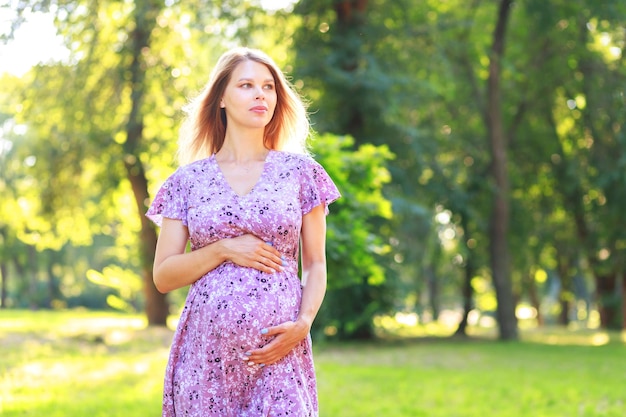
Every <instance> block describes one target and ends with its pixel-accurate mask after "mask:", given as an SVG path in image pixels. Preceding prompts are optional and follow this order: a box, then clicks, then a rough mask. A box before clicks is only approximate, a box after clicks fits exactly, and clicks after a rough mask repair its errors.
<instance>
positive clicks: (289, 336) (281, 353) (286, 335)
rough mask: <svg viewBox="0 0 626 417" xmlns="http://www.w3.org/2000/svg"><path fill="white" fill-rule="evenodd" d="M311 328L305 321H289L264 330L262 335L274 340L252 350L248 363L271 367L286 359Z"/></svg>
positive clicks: (247, 358)
mask: <svg viewBox="0 0 626 417" xmlns="http://www.w3.org/2000/svg"><path fill="white" fill-rule="evenodd" d="M309 330H310V326H308V325H307V324H306V323H305V322H304V321H303V320H298V321H287V322H285V323H282V324H279V325H278V326H273V327H268V328H267V329H262V330H261V334H263V335H264V336H265V337H267V338H272V337H273V339H272V340H271V341H270V342H269V343H268V344H267V345H265V346H263V347H262V348H260V349H254V350H250V351H248V352H247V353H249V355H247V356H246V359H245V360H246V361H247V362H248V363H249V364H250V365H271V364H273V363H274V362H277V361H279V360H280V359H282V358H283V357H285V356H286V355H287V354H288V353H289V352H291V350H292V349H293V348H294V347H296V345H297V344H298V343H300V342H301V341H302V339H304V338H305V337H306V336H307V335H308V334H309Z"/></svg>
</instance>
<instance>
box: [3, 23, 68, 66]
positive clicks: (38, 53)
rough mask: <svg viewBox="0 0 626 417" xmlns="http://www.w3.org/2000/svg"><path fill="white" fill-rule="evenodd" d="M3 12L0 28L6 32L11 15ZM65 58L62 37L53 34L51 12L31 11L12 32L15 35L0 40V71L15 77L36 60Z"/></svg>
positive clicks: (65, 49)
mask: <svg viewBox="0 0 626 417" xmlns="http://www.w3.org/2000/svg"><path fill="white" fill-rule="evenodd" d="M7 14H8V13H7V12H6V11H3V12H2V15H0V24H1V25H2V27H1V28H0V31H1V32H2V33H7V34H8V31H9V29H8V26H10V24H9V23H8V22H10V20H11V18H12V17H11V16H8V15H7ZM68 57H69V50H68V49H67V48H66V47H65V46H64V45H63V38H62V37H61V36H59V35H57V33H56V29H55V27H54V23H53V18H52V15H49V14H45V13H33V14H30V15H28V16H27V21H26V22H25V23H23V24H22V26H21V27H20V28H19V29H18V30H17V31H16V33H15V38H14V39H13V40H11V41H9V42H8V43H6V44H4V43H0V74H2V73H9V74H12V75H15V76H18V77H21V76H22V75H24V74H25V73H26V72H28V70H29V69H30V68H32V67H33V66H34V65H37V64H39V63H46V62H50V61H62V60H63V59H66V58H68Z"/></svg>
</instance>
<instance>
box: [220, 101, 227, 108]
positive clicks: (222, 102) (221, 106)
mask: <svg viewBox="0 0 626 417" xmlns="http://www.w3.org/2000/svg"><path fill="white" fill-rule="evenodd" d="M220 108H222V109H224V108H226V105H225V104H224V100H223V99H222V100H220Z"/></svg>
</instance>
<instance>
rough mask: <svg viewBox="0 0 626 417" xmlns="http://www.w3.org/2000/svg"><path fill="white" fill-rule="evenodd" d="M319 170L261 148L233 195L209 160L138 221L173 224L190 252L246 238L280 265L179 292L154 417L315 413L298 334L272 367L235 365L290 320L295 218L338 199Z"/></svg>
mask: <svg viewBox="0 0 626 417" xmlns="http://www.w3.org/2000/svg"><path fill="white" fill-rule="evenodd" d="M339 196H340V194H339V191H338V190H337V187H336V186H335V184H334V183H333V182H332V180H331V179H330V177H329V176H328V174H327V173H326V171H325V170H324V169H323V167H322V166H321V165H320V164H319V163H317V162H316V161H315V160H313V159H312V158H310V157H309V156H305V155H299V154H292V153H288V152H282V151H270V152H269V153H268V155H267V158H266V160H265V163H264V166H263V171H262V173H261V176H260V177H259V180H258V181H257V183H256V184H255V185H254V187H253V188H252V189H251V190H250V191H249V192H248V193H247V194H245V195H243V196H240V195H238V194H236V193H235V192H234V191H233V190H232V188H231V187H230V186H229V184H228V183H227V182H226V179H225V178H224V176H223V175H222V172H221V170H220V168H219V166H218V164H217V162H216V160H215V155H212V156H210V157H208V158H206V159H203V160H200V161H197V162H194V163H191V164H189V165H186V166H183V167H180V168H178V170H176V172H174V173H173V174H172V175H171V176H170V177H169V178H168V179H167V180H166V181H165V183H164V184H163V186H162V187H161V188H160V189H159V191H158V192H157V195H156V196H155V199H154V201H153V203H152V205H151V206H150V208H149V209H148V212H147V213H146V215H147V216H148V218H149V219H151V220H152V221H154V222H155V223H156V224H157V225H161V222H162V219H163V218H164V217H167V218H172V219H179V220H182V222H183V224H184V225H186V226H187V228H188V230H189V240H190V245H191V250H196V249H198V248H201V247H203V246H206V245H208V244H210V243H213V242H215V241H217V240H220V239H225V238H231V237H236V236H240V235H243V234H247V233H252V234H254V235H256V236H258V237H259V238H261V239H263V240H264V241H266V242H271V244H272V245H273V246H274V247H275V248H276V249H277V250H278V251H279V252H280V253H281V255H282V256H283V259H285V265H284V270H283V271H282V272H274V273H272V274H267V273H264V272H261V271H258V270H256V269H253V268H246V267H242V266H239V265H235V264H233V263H231V262H225V263H223V264H221V265H220V266H218V267H217V268H215V269H213V270H211V271H209V272H208V273H207V274H205V275H204V276H202V277H201V278H200V279H198V280H197V281H196V282H195V283H193V284H192V285H191V286H190V288H189V293H188V295H187V299H186V301H185V306H184V308H183V310H182V313H181V317H180V320H179V323H178V327H177V329H176V332H175V334H174V338H173V342H172V347H171V350H170V357H169V361H168V364H167V368H166V375H165V383H164V394H163V417H175V416H176V417H178V416H188V417H208V416H220V417H260V416H271V417H277V416H281V417H282V416H289V417H305V416H307V417H308V416H310V417H313V416H317V415H318V404H317V389H316V380H315V373H314V367H313V358H312V354H311V338H310V336H308V337H307V338H306V339H305V340H303V341H302V342H300V344H299V345H298V346H296V347H295V348H294V349H293V350H292V351H291V352H290V353H289V354H288V355H287V356H285V357H284V358H283V359H281V360H280V361H278V362H276V363H274V364H272V365H268V366H265V367H261V366H258V365H253V366H249V365H248V364H247V363H246V362H245V361H243V360H242V358H243V357H244V354H245V352H247V351H248V350H251V349H255V348H260V347H263V346H264V345H266V344H267V343H268V342H269V341H270V340H271V339H270V338H269V337H267V336H265V335H262V334H261V332H260V331H261V329H263V328H267V327H271V326H275V325H278V324H280V323H283V322H285V321H290V320H295V319H296V318H297V315H298V309H299V306H300V299H301V294H302V287H301V282H300V278H299V277H298V254H299V239H300V229H301V226H302V216H303V215H305V214H307V213H308V212H310V211H311V210H312V209H313V208H314V207H316V206H318V205H320V204H323V205H324V209H325V213H326V214H328V205H329V204H330V203H332V202H333V201H335V200H336V199H337V198H339Z"/></svg>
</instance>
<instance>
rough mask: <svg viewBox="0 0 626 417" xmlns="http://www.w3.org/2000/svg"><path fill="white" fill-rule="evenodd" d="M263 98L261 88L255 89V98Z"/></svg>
mask: <svg viewBox="0 0 626 417" xmlns="http://www.w3.org/2000/svg"><path fill="white" fill-rule="evenodd" d="M264 97H265V92H264V91H263V87H257V88H256V95H255V98H257V99H259V98H264Z"/></svg>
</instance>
